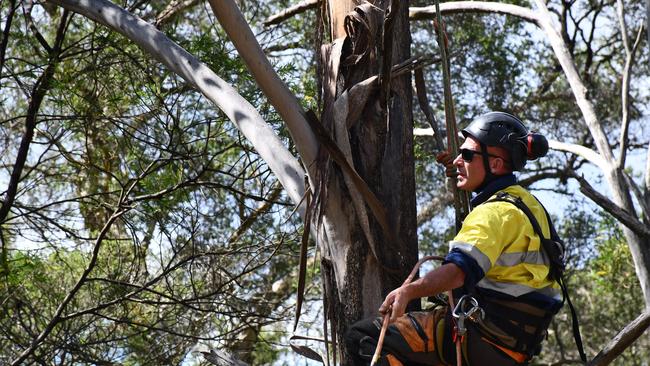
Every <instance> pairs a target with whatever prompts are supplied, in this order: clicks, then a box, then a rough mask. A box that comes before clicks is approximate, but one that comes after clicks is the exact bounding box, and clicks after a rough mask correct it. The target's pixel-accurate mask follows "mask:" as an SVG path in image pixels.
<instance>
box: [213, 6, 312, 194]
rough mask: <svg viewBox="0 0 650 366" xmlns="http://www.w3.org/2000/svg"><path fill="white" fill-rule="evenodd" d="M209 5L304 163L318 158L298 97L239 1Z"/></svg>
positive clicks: (307, 164)
mask: <svg viewBox="0 0 650 366" xmlns="http://www.w3.org/2000/svg"><path fill="white" fill-rule="evenodd" d="M210 6H211V7H212V11H213V12H214V14H215V15H216V16H217V19H218V20H219V23H221V25H222V26H223V28H224V30H225V31H226V33H228V36H229V38H230V40H231V41H232V42H233V44H234V45H235V47H236V48H237V51H238V52H239V54H240V56H241V57H242V58H243V59H244V62H245V63H246V65H247V66H248V69H249V70H250V71H251V73H252V74H253V76H254V77H255V81H257V84H258V85H259V86H260V88H261V89H262V91H263V92H264V94H265V95H266V97H267V98H268V99H269V101H270V102H271V104H272V105H273V106H274V107H275V109H276V110H277V111H278V113H279V114H280V116H282V119H283V120H284V122H285V123H286V124H287V127H288V128H289V133H290V134H291V136H292V137H293V141H294V143H295V144H296V148H297V149H298V152H299V154H300V157H301V158H302V161H303V163H304V165H305V166H307V167H309V166H311V163H312V162H313V161H314V159H315V158H316V153H317V151H318V142H317V141H316V138H315V136H314V133H313V132H312V130H311V129H310V128H309V124H308V123H307V120H306V119H305V116H304V114H303V110H302V107H301V106H300V104H299V103H298V100H297V99H296V97H295V96H294V95H293V93H291V91H290V90H289V88H288V87H287V86H286V85H285V84H284V82H283V81H282V80H281V79H280V77H279V76H278V74H277V73H276V72H275V70H274V69H273V66H271V63H270V62H269V60H268V58H267V57H266V55H265V54H264V51H263V50H262V47H261V46H260V44H259V43H258V42H257V40H256V39H255V35H254V34H253V31H252V30H251V29H250V26H249V25H248V23H247V22H246V19H244V16H243V15H242V13H241V11H239V8H238V7H237V4H235V2H234V1H232V0H210ZM298 199H300V198H298Z"/></svg>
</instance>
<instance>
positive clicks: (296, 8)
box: [264, 0, 320, 27]
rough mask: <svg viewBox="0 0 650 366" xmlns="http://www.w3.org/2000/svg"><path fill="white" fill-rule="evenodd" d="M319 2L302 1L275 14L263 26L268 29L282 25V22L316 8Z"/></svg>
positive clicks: (313, 0) (317, 0) (311, 0)
mask: <svg viewBox="0 0 650 366" xmlns="http://www.w3.org/2000/svg"><path fill="white" fill-rule="evenodd" d="M319 3H320V0H303V1H301V2H299V3H298V4H296V5H293V6H291V7H288V8H286V9H284V10H282V11H281V12H279V13H275V14H273V15H271V16H270V17H268V18H266V20H265V21H264V26H266V27H268V26H271V25H274V24H279V23H282V22H283V21H285V20H287V19H289V18H291V17H292V16H294V15H297V14H300V13H303V12H305V11H307V10H309V9H315V8H316V7H318V4H319Z"/></svg>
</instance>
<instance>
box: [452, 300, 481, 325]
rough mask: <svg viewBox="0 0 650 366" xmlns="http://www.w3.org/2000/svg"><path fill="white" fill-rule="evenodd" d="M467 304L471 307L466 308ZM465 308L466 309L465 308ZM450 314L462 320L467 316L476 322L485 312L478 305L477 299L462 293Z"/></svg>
mask: <svg viewBox="0 0 650 366" xmlns="http://www.w3.org/2000/svg"><path fill="white" fill-rule="evenodd" d="M467 304H469V305H470V306H471V307H470V308H467V306H466V305H467ZM465 309H467V310H465ZM477 312H478V314H479V317H478V318H477V317H476V313H477ZM451 315H452V316H453V317H454V318H457V319H459V320H460V319H461V318H463V320H464V319H465V318H469V319H470V320H471V321H473V322H477V321H478V320H479V318H480V319H484V318H485V312H484V311H483V309H482V308H481V307H480V306H479V305H478V300H476V299H475V298H474V297H472V296H470V295H463V296H462V297H461V298H460V300H458V304H456V306H455V307H454V311H453V312H452V313H451Z"/></svg>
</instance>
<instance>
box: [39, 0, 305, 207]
mask: <svg viewBox="0 0 650 366" xmlns="http://www.w3.org/2000/svg"><path fill="white" fill-rule="evenodd" d="M49 1H50V2H51V3H54V4H56V5H59V6H62V7H64V8H66V9H70V10H72V11H75V12H77V13H79V14H82V15H83V16H85V17H87V18H89V19H91V20H93V21H95V22H98V23H101V24H103V25H105V26H107V27H108V28H111V29H112V30H114V31H116V32H118V33H121V34H122V35H124V36H125V37H127V38H128V39H130V40H131V41H133V42H134V43H136V44H137V45H139V46H140V47H142V48H143V49H144V50H145V51H146V52H148V53H149V54H150V55H151V56H152V57H153V58H154V59H156V60H158V61H159V62H161V63H163V64H164V65H165V66H167V67H168V68H169V69H170V70H171V71H173V72H175V73H176V74H178V75H179V76H180V77H181V78H183V79H184V80H185V81H187V82H188V83H189V84H190V85H192V86H193V87H194V88H196V89H198V90H199V91H200V92H201V93H203V95H205V97H206V98H208V99H209V100H210V101H212V102H213V103H214V104H215V105H217V107H219V109H221V110H222V111H223V112H224V113H225V114H226V116H228V118H229V119H230V120H231V121H232V122H233V123H234V124H235V125H236V126H237V128H238V129H239V130H240V131H241V132H242V134H243V135H244V136H245V137H246V138H247V139H248V140H249V141H250V142H251V144H252V145H253V146H254V147H255V149H256V150H257V152H258V153H259V154H260V156H261V157H262V159H264V161H265V162H266V163H267V164H268V165H269V167H270V168H271V170H272V171H273V172H274V173H275V175H276V176H277V177H278V180H279V181H280V182H281V183H282V186H283V187H284V188H285V189H286V190H287V194H288V195H289V197H290V198H291V200H292V201H293V202H294V203H295V204H298V203H299V202H300V199H301V197H302V195H303V194H304V191H305V185H304V171H303V169H302V167H301V166H300V164H299V163H298V161H296V159H295V157H294V156H293V155H291V153H290V152H289V150H288V149H287V148H286V147H285V146H284V145H283V143H282V142H281V141H280V139H279V137H278V136H277V135H276V134H275V132H274V131H273V129H272V128H271V126H269V125H268V124H267V123H266V122H265V121H264V120H263V119H262V117H261V116H260V115H259V113H258V112H257V110H256V109H255V107H253V106H252V105H251V104H250V103H249V102H248V101H246V100H245V99H244V98H243V97H242V96H241V95H239V94H238V93H237V91H236V90H235V89H233V88H232V87H231V86H230V85H229V84H228V83H226V82H225V81H224V80H222V79H221V78H220V77H219V76H217V75H216V74H215V73H214V72H212V70H210V68H209V67H207V66H206V65H205V64H203V63H202V62H200V61H199V60H198V59H197V58H196V57H194V56H192V55H191V54H190V53H189V52H187V51H186V50H185V49H183V48H182V47H180V46H179V45H178V44H176V43H174V42H173V41H171V40H170V39H169V38H167V36H165V35H164V34H163V33H162V32H160V31H159V30H158V29H156V27H154V26H153V25H151V24H149V23H147V22H145V21H144V20H142V19H140V18H138V17H137V16H135V15H133V14H131V13H129V12H128V11H126V10H124V9H123V8H121V7H119V6H117V5H115V4H113V3H111V2H110V1H107V0H49ZM299 212H300V214H301V215H303V214H304V210H303V209H300V210H299Z"/></svg>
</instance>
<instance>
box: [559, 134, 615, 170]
mask: <svg viewBox="0 0 650 366" xmlns="http://www.w3.org/2000/svg"><path fill="white" fill-rule="evenodd" d="M548 147H549V148H551V149H553V150H558V151H566V152H570V153H572V154H575V155H578V156H580V157H582V158H584V159H585V160H587V161H589V162H590V163H592V164H594V165H596V166H598V167H599V168H600V169H602V170H604V171H606V170H608V169H609V164H608V163H607V161H605V159H603V157H602V156H601V155H600V154H598V153H597V152H595V151H593V150H591V149H590V148H588V147H585V146H582V145H577V144H569V143H566V142H560V141H557V140H549V141H548Z"/></svg>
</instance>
